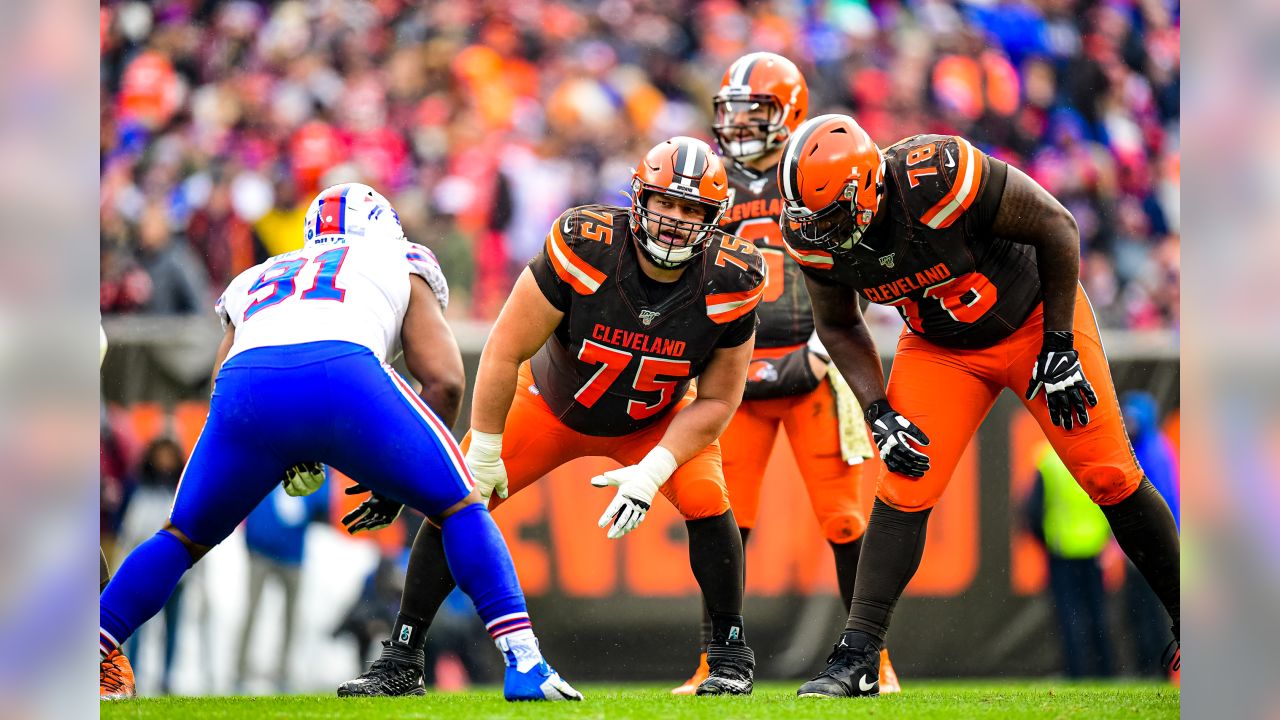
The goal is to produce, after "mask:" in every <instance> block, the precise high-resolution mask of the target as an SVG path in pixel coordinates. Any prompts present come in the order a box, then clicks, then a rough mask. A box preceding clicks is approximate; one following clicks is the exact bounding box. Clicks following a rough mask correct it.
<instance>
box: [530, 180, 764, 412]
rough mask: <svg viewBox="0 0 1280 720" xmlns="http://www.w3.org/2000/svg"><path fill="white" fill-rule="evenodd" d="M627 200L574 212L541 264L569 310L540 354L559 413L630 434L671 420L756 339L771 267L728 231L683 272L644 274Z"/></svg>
mask: <svg viewBox="0 0 1280 720" xmlns="http://www.w3.org/2000/svg"><path fill="white" fill-rule="evenodd" d="M629 223H630V218H629V213H628V211H627V208H622V207H614V206H609V205H586V206H582V207H577V208H572V209H570V210H568V211H566V212H565V213H564V214H563V215H561V216H560V218H559V219H558V220H557V221H556V223H555V225H553V226H552V228H551V232H550V233H548V234H547V241H546V245H545V247H544V248H543V251H542V252H541V253H540V254H539V255H538V256H537V257H536V258H534V259H533V260H532V261H531V262H530V263H529V267H530V269H531V270H532V271H533V276H534V278H535V279H536V280H537V282H538V287H539V288H540V289H541V290H542V292H543V294H544V295H545V296H546V297H547V299H548V301H550V302H551V304H552V305H554V306H555V307H556V308H557V309H559V310H561V311H562V312H563V313H564V314H565V315H564V319H563V320H561V322H560V325H559V327H557V328H556V330H555V332H554V333H553V334H552V336H551V338H550V339H549V340H548V341H547V343H546V344H545V345H543V346H542V348H541V349H540V350H539V351H538V352H537V354H536V355H534V357H533V360H532V362H531V367H532V370H533V377H534V380H535V381H536V385H537V388H538V392H539V393H541V395H542V398H543V400H545V401H546V403H547V406H548V407H549V408H550V409H551V411H552V413H554V414H555V416H556V417H557V418H558V419H559V420H560V421H561V422H563V423H564V424H565V425H567V426H568V427H570V428H572V429H573V430H576V431H578V432H580V433H583V434H586V435H595V436H618V435H627V434H630V433H633V432H636V431H637V430H640V429H642V428H645V427H648V426H649V425H652V424H654V423H656V422H658V421H659V420H661V419H663V417H665V416H666V415H667V413H668V412H669V411H670V410H671V408H672V406H673V405H674V404H675V402H674V401H676V400H679V399H680V398H681V397H683V396H684V394H685V391H686V390H687V389H688V387H689V384H690V382H691V381H692V380H693V378H695V377H697V376H698V375H699V374H700V373H702V371H703V370H704V369H705V368H706V367H707V364H708V363H709V362H710V361H711V357H712V354H713V353H714V352H715V350H716V349H718V348H722V347H735V346H737V345H741V344H742V343H744V342H746V341H747V340H749V339H750V338H751V335H752V333H753V332H755V327H756V314H755V308H756V305H757V304H758V303H759V302H760V298H761V296H763V294H764V285H765V272H766V271H765V267H764V261H763V260H762V259H761V256H760V253H758V252H756V250H755V247H754V246H753V245H752V244H750V243H746V242H742V241H739V240H737V239H735V238H731V237H729V236H725V235H719V234H717V237H716V238H714V239H712V240H711V241H710V245H709V246H708V247H707V249H706V250H705V251H704V252H703V253H702V254H701V255H700V256H698V257H697V258H695V259H694V260H693V261H692V262H691V263H690V264H689V265H688V266H687V268H686V270H685V272H684V274H683V275H681V277H680V279H679V280H677V281H675V282H673V283H670V284H662V283H656V282H655V281H653V280H651V279H649V278H648V277H647V276H644V274H643V273H644V271H643V270H642V269H641V267H640V261H639V259H638V257H637V250H636V248H635V244H634V241H633V240H632V237H631V229H630V224H629Z"/></svg>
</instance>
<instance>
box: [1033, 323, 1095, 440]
mask: <svg viewBox="0 0 1280 720" xmlns="http://www.w3.org/2000/svg"><path fill="white" fill-rule="evenodd" d="M1041 388H1044V395H1045V401H1046V402H1048V403H1049V419H1050V420H1052V421H1053V424H1054V425H1057V426H1058V427H1061V428H1063V429H1065V430H1070V429H1071V428H1072V427H1074V426H1075V424H1076V423H1077V422H1078V423H1079V424H1080V425H1081V426H1084V425H1088V424H1089V408H1091V407H1093V406H1095V405H1097V404H1098V396H1097V395H1095V394H1094V393H1093V387H1092V386H1090V385H1089V381H1088V380H1087V379H1085V376H1084V369H1083V368H1082V367H1080V354H1079V353H1077V352H1076V351H1075V347H1074V336H1073V335H1072V334H1071V333H1069V332H1064V331H1051V332H1046V333H1045V334H1044V345H1043V346H1041V348H1040V356H1039V357H1038V358H1036V365H1035V367H1034V368H1032V369H1031V382H1030V383H1029V384H1028V385H1027V395H1026V397H1027V399H1028V400H1031V399H1033V398H1035V396H1036V395H1037V394H1038V393H1039V392H1040V389H1041Z"/></svg>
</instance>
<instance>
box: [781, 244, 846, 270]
mask: <svg viewBox="0 0 1280 720" xmlns="http://www.w3.org/2000/svg"><path fill="white" fill-rule="evenodd" d="M782 247H783V248H785V249H786V251H787V254H788V255H790V256H791V259H792V260H795V261H796V262H798V263H800V264H801V265H804V266H805V267H811V268H818V269H819V270H830V269H831V268H832V267H834V266H835V260H833V259H832V258H831V253H828V252H823V251H821V250H796V249H795V248H793V247H791V246H790V245H788V244H787V243H786V242H783V243H782Z"/></svg>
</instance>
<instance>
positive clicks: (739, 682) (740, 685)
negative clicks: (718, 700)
mask: <svg viewBox="0 0 1280 720" xmlns="http://www.w3.org/2000/svg"><path fill="white" fill-rule="evenodd" d="M755 670H756V654H755V653H754V652H752V651H751V648H749V647H747V646H746V645H745V644H742V643H734V644H732V645H721V644H719V643H712V644H711V645H709V646H708V647H707V679H706V680H703V681H702V684H701V685H699V686H698V689H697V690H696V691H694V694H696V695H750V694H751V689H752V687H753V685H752V679H753V677H754V676H755Z"/></svg>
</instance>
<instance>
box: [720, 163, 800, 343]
mask: <svg viewBox="0 0 1280 720" xmlns="http://www.w3.org/2000/svg"><path fill="white" fill-rule="evenodd" d="M725 170H727V171H728V174H729V209H728V210H727V211H726V212H725V214H724V217H723V218H721V219H720V228H721V229H722V230H724V231H725V232H727V233H729V234H730V235H736V236H738V237H740V238H743V239H745V240H750V241H751V242H753V243H755V245H756V250H757V251H759V253H760V256H761V257H763V258H764V260H765V262H766V263H767V264H768V266H769V280H768V282H767V283H765V290H764V297H763V298H761V300H760V306H759V307H758V308H756V312H757V313H759V315H760V327H759V328H757V329H756V347H757V348H774V347H784V346H788V345H800V344H803V343H806V342H808V341H809V336H810V335H812V334H813V306H812V305H811V304H810V303H809V293H808V291H806V290H805V287H804V275H803V273H802V271H801V270H800V266H799V265H797V264H796V262H795V261H794V260H790V259H788V258H787V255H786V252H785V250H784V246H783V243H782V228H781V227H780V226H779V225H778V218H779V217H780V216H781V215H782V193H781V191H779V189H778V173H777V172H776V171H775V170H774V169H773V168H770V169H769V170H766V171H764V172H761V173H756V172H755V171H753V170H751V169H750V168H747V167H743V166H742V165H739V164H738V163H735V162H733V161H731V160H727V161H726V162H725Z"/></svg>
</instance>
